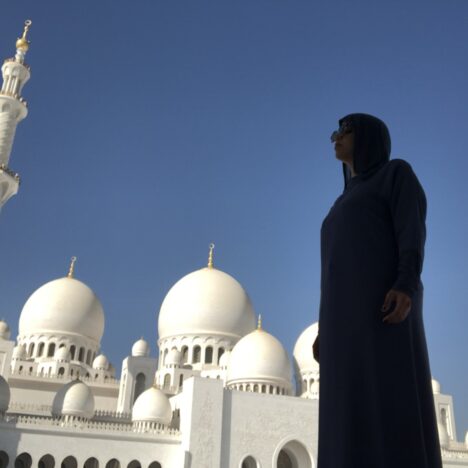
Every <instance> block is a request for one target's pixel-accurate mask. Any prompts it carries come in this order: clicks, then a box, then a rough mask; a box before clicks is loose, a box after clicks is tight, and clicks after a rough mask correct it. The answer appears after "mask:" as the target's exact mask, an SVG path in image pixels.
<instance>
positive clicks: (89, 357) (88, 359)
mask: <svg viewBox="0 0 468 468" xmlns="http://www.w3.org/2000/svg"><path fill="white" fill-rule="evenodd" d="M86 364H88V366H90V365H91V350H90V349H88V352H87V353H86Z"/></svg>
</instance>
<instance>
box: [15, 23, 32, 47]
mask: <svg viewBox="0 0 468 468" xmlns="http://www.w3.org/2000/svg"><path fill="white" fill-rule="evenodd" d="M31 24H32V21H31V20H26V21H25V22H24V30H23V35H22V36H21V37H20V38H19V39H18V40H17V41H16V48H17V49H21V50H22V51H23V52H27V51H28V49H29V41H28V39H27V35H28V31H29V28H30V27H31Z"/></svg>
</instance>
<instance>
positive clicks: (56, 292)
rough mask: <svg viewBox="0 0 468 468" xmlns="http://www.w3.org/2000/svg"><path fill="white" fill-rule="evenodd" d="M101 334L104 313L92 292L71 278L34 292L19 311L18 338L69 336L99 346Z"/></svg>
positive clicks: (46, 285)
mask: <svg viewBox="0 0 468 468" xmlns="http://www.w3.org/2000/svg"><path fill="white" fill-rule="evenodd" d="M103 332H104V311H103V310H102V305H101V303H100V302H99V299H98V298H97V297H96V295H95V294H94V292H93V291H92V290H91V289H90V288H89V287H88V286H86V285H85V284H83V283H82V282H81V281H78V280H76V279H74V278H69V277H66V278H60V279H56V280H54V281H50V282H49V283H46V284H45V285H44V286H41V287H40V288H39V289H38V290H37V291H35V292H34V293H33V294H32V295H31V297H30V298H29V299H28V300H27V302H26V304H25V305H24V307H23V310H22V312H21V316H20V320H19V334H20V336H24V335H29V334H31V335H32V334H38V333H70V334H77V335H82V336H85V337H88V338H91V339H92V340H94V341H96V342H97V343H99V342H100V341H101V337H102V334H103Z"/></svg>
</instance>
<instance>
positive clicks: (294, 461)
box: [275, 440, 312, 468]
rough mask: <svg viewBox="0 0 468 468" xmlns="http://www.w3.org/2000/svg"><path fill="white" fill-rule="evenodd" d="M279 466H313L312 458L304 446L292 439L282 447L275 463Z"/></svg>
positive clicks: (289, 467)
mask: <svg viewBox="0 0 468 468" xmlns="http://www.w3.org/2000/svg"><path fill="white" fill-rule="evenodd" d="M275 466H276V467H277V468H296V467H299V466H300V467H301V468H312V458H311V456H310V454H309V452H308V451H307V449H306V448H305V447H304V445H303V444H302V443H301V442H299V441H297V440H291V441H290V442H288V443H287V444H286V445H284V446H283V447H282V449H281V450H280V452H279V454H278V460H277V462H276V465H275Z"/></svg>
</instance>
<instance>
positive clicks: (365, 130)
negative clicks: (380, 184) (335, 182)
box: [339, 114, 392, 189]
mask: <svg viewBox="0 0 468 468" xmlns="http://www.w3.org/2000/svg"><path fill="white" fill-rule="evenodd" d="M345 121H346V122H350V123H351V125H352V128H353V131H354V151H353V161H354V172H355V173H356V174H357V176H356V177H358V178H359V179H361V180H362V179H367V178H368V177H370V176H371V175H372V174H374V173H375V172H376V171H377V170H379V169H380V168H381V167H382V166H383V165H384V164H385V163H387V162H388V161H389V159H390V150H391V146H392V144H391V140H390V133H389V131H388V128H387V126H386V125H385V123H384V122H382V121H381V120H380V119H378V118H377V117H374V116H373V115H369V114H349V115H347V116H345V117H343V118H342V119H340V120H339V124H340V125H341V124H342V123H343V122H345ZM343 175H344V185H345V189H346V186H347V185H348V182H349V180H350V179H351V171H350V170H349V168H348V166H347V165H346V164H345V163H343Z"/></svg>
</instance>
